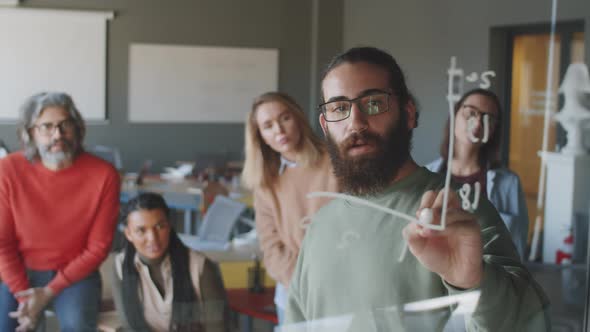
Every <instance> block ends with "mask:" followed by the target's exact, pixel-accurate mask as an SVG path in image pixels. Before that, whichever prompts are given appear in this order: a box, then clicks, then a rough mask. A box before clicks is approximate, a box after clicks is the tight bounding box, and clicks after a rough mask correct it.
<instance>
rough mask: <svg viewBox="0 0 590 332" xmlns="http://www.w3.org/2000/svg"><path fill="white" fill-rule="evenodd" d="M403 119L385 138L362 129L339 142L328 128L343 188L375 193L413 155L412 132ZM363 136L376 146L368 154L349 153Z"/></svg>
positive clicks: (332, 157)
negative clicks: (411, 151)
mask: <svg viewBox="0 0 590 332" xmlns="http://www.w3.org/2000/svg"><path fill="white" fill-rule="evenodd" d="M405 123H406V121H403V120H402V119H400V121H398V124H397V125H396V126H392V128H390V129H389V130H388V132H387V133H386V134H385V137H384V138H382V137H380V136H379V135H376V134H373V133H369V132H367V131H362V132H359V133H353V134H352V135H350V136H349V137H347V138H346V139H345V140H344V141H343V142H342V143H341V144H340V145H338V144H337V143H336V142H335V141H334V140H333V138H332V137H331V135H330V133H329V132H327V135H326V137H327V146H328V152H329V154H330V158H331V159H332V165H333V167H334V174H335V175H336V178H337V179H338V183H339V185H340V190H342V191H343V192H345V193H349V194H351V195H356V196H367V195H376V194H378V193H380V192H382V191H383V190H384V189H385V188H387V187H388V186H389V185H390V184H391V181H392V180H393V179H394V178H395V176H396V175H397V174H398V172H399V170H400V169H401V167H402V166H403V165H404V163H405V162H406V161H407V160H408V158H409V156H410V146H411V139H412V134H411V132H410V131H409V130H408V129H407V128H406V127H405V126H403V125H402V124H405ZM359 139H362V140H363V141H365V142H366V143H372V144H374V145H375V146H376V151H375V152H373V153H370V154H369V155H365V156H359V157H348V156H347V154H346V153H347V151H348V150H349V149H350V148H351V147H352V146H354V144H355V142H356V141H358V140H359Z"/></svg>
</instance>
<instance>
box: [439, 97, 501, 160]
mask: <svg viewBox="0 0 590 332" xmlns="http://www.w3.org/2000/svg"><path fill="white" fill-rule="evenodd" d="M472 95H482V96H484V97H487V98H488V99H489V100H491V101H492V103H493V104H494V106H495V107H496V110H497V114H496V124H495V128H494V134H493V135H492V137H490V139H489V140H488V142H487V143H486V144H484V145H482V147H481V149H480V150H479V165H480V166H481V167H482V168H497V167H500V166H501V161H500V142H501V140H502V106H501V104H500V99H498V96H497V95H496V94H495V93H493V92H492V91H490V90H486V89H473V90H469V91H467V92H466V93H465V94H464V95H463V96H462V97H461V99H459V101H458V102H457V103H456V104H455V108H454V112H455V117H456V116H457V112H459V110H460V109H461V106H463V103H464V102H465V100H466V99H467V98H468V97H469V96H472ZM449 122H450V119H448V118H447V124H446V125H445V129H444V131H443V140H442V142H441V144H440V156H441V157H442V158H443V160H448V158H449V125H450V123H449ZM454 133H455V130H454V129H453V134H454Z"/></svg>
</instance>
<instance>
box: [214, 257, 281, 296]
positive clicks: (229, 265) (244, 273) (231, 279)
mask: <svg viewBox="0 0 590 332" xmlns="http://www.w3.org/2000/svg"><path fill="white" fill-rule="evenodd" d="M219 267H220V269H221V275H222V278H223V284H224V286H225V288H228V289H229V288H248V287H249V285H248V271H249V270H248V269H250V268H254V261H250V262H221V263H219ZM274 286H275V281H274V280H273V279H272V278H271V277H270V276H269V275H268V273H266V272H265V274H264V287H274Z"/></svg>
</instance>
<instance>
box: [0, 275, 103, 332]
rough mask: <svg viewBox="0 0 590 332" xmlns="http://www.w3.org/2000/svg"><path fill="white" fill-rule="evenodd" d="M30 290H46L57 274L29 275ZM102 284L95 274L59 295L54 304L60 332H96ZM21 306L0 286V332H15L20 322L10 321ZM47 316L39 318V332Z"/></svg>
mask: <svg viewBox="0 0 590 332" xmlns="http://www.w3.org/2000/svg"><path fill="white" fill-rule="evenodd" d="M27 275H28V276H29V284H30V287H43V286H45V285H47V284H48V283H49V282H50V281H51V280H52V279H53V278H54V277H55V275H56V272H55V271H31V270H29V271H27ZM101 288H102V283H101V280H100V273H99V272H98V271H95V272H93V273H91V274H90V275H89V276H87V277H86V278H84V279H82V280H80V281H78V282H76V283H74V284H72V285H70V286H69V287H67V288H65V289H64V290H62V291H61V293H59V294H57V296H56V297H55V298H54V299H53V301H52V302H51V304H52V305H53V308H54V310H55V314H56V315H57V319H58V321H59V326H60V331H64V332H66V331H67V332H70V331H76V332H78V331H80V332H81V331H92V332H95V331H96V325H97V320H98V311H99V309H100V296H101ZM17 308H18V302H17V301H16V299H15V298H14V296H13V295H12V293H10V291H9V290H8V287H7V286H6V284H4V283H2V284H0V331H14V330H15V329H16V326H17V324H18V322H17V321H16V319H13V318H10V317H8V313H9V312H11V311H16V309H17ZM43 328H44V314H43V313H41V317H39V324H38V326H37V329H36V331H43Z"/></svg>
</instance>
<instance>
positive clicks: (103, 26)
mask: <svg viewBox="0 0 590 332" xmlns="http://www.w3.org/2000/svg"><path fill="white" fill-rule="evenodd" d="M113 17H114V14H113V13H112V12H103V11H101V12H94V11H73V10H53V9H32V8H0V45H1V46H0V91H1V93H2V98H0V121H2V122H13V121H15V120H17V118H18V109H19V107H20V106H21V105H22V103H23V101H24V100H25V98H27V97H29V96H31V95H33V94H36V93H39V92H43V91H62V92H66V93H68V94H70V95H71V96H72V98H73V99H74V102H75V103H76V105H77V106H78V109H79V110H80V112H81V113H82V115H83V116H84V118H85V119H86V120H91V121H92V120H97V121H101V120H103V121H104V120H105V119H106V52H107V21H108V20H109V19H112V18H113Z"/></svg>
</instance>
